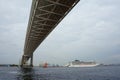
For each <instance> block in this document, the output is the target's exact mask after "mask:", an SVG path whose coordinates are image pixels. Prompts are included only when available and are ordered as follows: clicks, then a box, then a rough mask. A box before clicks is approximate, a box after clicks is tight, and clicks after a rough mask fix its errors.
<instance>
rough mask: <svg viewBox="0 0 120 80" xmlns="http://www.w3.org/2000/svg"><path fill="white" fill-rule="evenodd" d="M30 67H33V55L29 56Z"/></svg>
mask: <svg viewBox="0 0 120 80" xmlns="http://www.w3.org/2000/svg"><path fill="white" fill-rule="evenodd" d="M30 66H31V67H33V54H32V55H31V59H30Z"/></svg>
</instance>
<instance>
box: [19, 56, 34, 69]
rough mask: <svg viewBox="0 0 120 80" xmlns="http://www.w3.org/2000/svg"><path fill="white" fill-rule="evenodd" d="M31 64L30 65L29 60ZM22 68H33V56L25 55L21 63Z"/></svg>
mask: <svg viewBox="0 0 120 80" xmlns="http://www.w3.org/2000/svg"><path fill="white" fill-rule="evenodd" d="M29 59H30V62H29V63H28V60H29ZM21 67H33V54H32V55H31V56H27V55H23V56H22V61H21Z"/></svg>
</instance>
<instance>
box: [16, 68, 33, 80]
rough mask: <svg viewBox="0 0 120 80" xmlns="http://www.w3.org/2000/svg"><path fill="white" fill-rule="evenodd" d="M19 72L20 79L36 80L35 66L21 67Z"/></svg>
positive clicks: (18, 77)
mask: <svg viewBox="0 0 120 80" xmlns="http://www.w3.org/2000/svg"><path fill="white" fill-rule="evenodd" d="M19 72H20V74H18V76H17V79H18V80H35V78H34V77H35V76H34V74H35V73H34V69H33V68H21V69H20V70H19Z"/></svg>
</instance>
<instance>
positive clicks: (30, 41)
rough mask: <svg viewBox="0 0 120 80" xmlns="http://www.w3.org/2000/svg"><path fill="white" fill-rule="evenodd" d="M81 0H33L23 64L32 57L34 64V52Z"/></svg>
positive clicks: (31, 60) (31, 61) (31, 64)
mask: <svg viewBox="0 0 120 80" xmlns="http://www.w3.org/2000/svg"><path fill="white" fill-rule="evenodd" d="M79 1H80V0H33V1H32V6H31V12H30V17H29V23H28V28H27V34H26V40H25V45H24V53H23V56H22V60H21V66H24V65H26V63H27V61H28V60H29V59H30V66H33V53H34V51H35V50H36V48H37V47H38V46H39V45H40V44H41V43H42V41H43V40H44V39H45V38H46V37H47V36H48V35H49V33H50V32H51V31H52V30H53V29H54V28H55V27H56V26H57V25H58V24H59V23H60V22H61V20H62V19H63V18H64V17H65V16H66V15H67V14H68V13H69V11H70V10H71V9H72V8H73V7H74V6H75V5H76V4H77V3H78V2H79Z"/></svg>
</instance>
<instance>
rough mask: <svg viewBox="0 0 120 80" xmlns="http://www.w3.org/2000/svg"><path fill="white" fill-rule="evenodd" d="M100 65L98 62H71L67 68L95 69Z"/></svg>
mask: <svg viewBox="0 0 120 80" xmlns="http://www.w3.org/2000/svg"><path fill="white" fill-rule="evenodd" d="M98 65H99V64H97V63H96V62H84V61H79V60H75V61H72V62H69V63H68V64H67V65H66V66H67V67H94V66H98Z"/></svg>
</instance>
